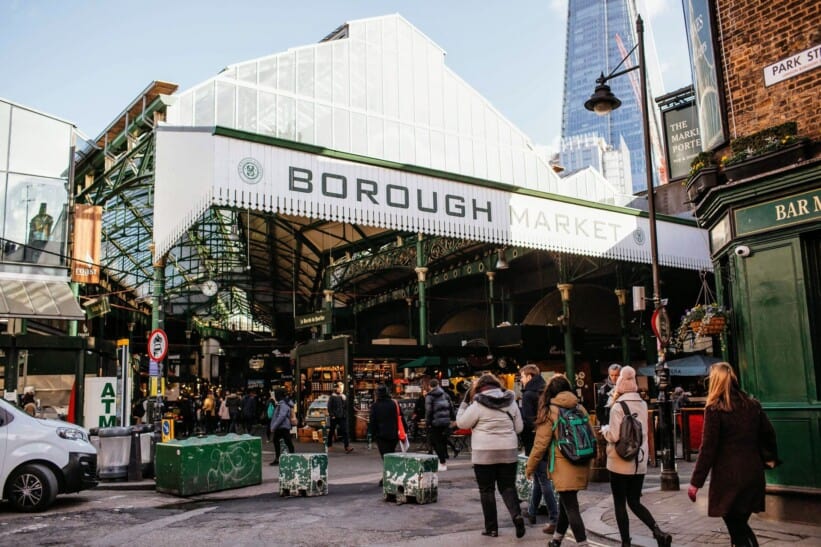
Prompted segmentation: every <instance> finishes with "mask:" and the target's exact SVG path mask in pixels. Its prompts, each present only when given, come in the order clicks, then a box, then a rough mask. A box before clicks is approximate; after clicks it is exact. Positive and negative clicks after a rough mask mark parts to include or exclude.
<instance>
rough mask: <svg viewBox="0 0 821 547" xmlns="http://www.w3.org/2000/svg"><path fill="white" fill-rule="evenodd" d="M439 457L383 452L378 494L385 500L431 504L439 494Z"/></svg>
mask: <svg viewBox="0 0 821 547" xmlns="http://www.w3.org/2000/svg"><path fill="white" fill-rule="evenodd" d="M438 469H439V458H437V457H436V456H434V455H428V454H415V453H413V452H407V453H402V452H397V453H393V454H385V459H384V460H383V462H382V496H383V498H384V499H385V501H396V503H400V504H401V503H406V502H408V501H415V502H416V503H420V504H422V503H435V502H436V499H437V497H438V493H439V489H438V486H439V477H438V476H437V475H436V471H437V470H438Z"/></svg>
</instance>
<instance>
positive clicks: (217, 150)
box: [154, 127, 712, 270]
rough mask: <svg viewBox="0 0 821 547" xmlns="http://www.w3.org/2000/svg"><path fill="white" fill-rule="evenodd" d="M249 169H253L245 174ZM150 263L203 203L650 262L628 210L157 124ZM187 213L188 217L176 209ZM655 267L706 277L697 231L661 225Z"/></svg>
mask: <svg viewBox="0 0 821 547" xmlns="http://www.w3.org/2000/svg"><path fill="white" fill-rule="evenodd" d="M249 166H253V168H250V167H249ZM155 177H156V180H155V201H154V242H155V253H157V254H156V255H155V256H160V255H162V254H163V253H165V252H167V251H169V250H170V249H171V247H172V246H173V245H174V244H175V243H176V241H177V240H178V239H179V238H180V237H182V236H183V235H184V234H185V232H186V231H187V230H188V228H189V227H190V226H192V225H193V224H194V223H195V222H196V221H197V220H198V219H199V217H200V216H201V215H202V214H203V213H204V212H205V211H206V210H207V209H208V208H209V207H211V206H214V205H216V206H219V207H240V208H250V209H254V210H257V211H264V212H271V213H279V214H285V215H295V216H301V217H307V218H318V219H323V220H329V221H334V222H345V223H350V224H357V225H364V226H375V227H379V228H385V229H393V230H407V231H411V232H421V233H424V234H427V235H434V236H441V237H454V238H462V239H467V240H470V241H479V242H484V243H493V244H500V245H519V246H522V247H526V248H531V249H545V250H552V251H559V252H567V253H571V254H580V255H588V256H600V257H608V258H612V259H616V260H628V261H631V262H643V263H647V264H649V263H650V262H651V258H650V245H649V222H648V219H647V218H646V217H643V216H640V215H639V214H638V213H637V212H636V211H632V210H630V209H620V208H605V207H601V206H598V205H597V204H594V203H590V204H587V203H585V202H582V201H579V200H567V199H563V198H561V197H558V196H553V195H550V194H541V195H538V194H534V193H533V192H528V193H524V192H517V191H516V188H514V187H512V186H511V187H510V190H506V189H505V188H504V187H500V186H501V185H498V184H497V185H495V186H493V185H482V184H470V183H468V182H464V181H462V180H454V179H456V178H457V177H454V178H453V179H452V178H449V174H447V173H435V172H434V173H431V174H427V173H419V172H414V171H410V170H404V169H402V168H401V166H399V165H396V166H392V165H391V164H389V163H387V162H366V161H363V162H359V161H355V160H354V159H347V158H340V157H331V156H329V155H324V154H316V153H311V152H306V151H303V150H296V149H292V148H286V147H283V146H277V145H274V144H264V143H260V142H251V141H248V140H243V139H241V138H238V137H233V136H226V135H219V134H218V135H214V134H211V133H209V132H206V131H203V130H193V131H192V130H190V129H185V130H182V129H179V128H172V127H161V128H160V129H159V130H158V132H157V166H156V169H155ZM181 204H186V206H187V207H188V210H181ZM658 241H659V251H660V253H659V263H660V264H662V265H665V266H672V267H679V268H689V269H708V270H709V269H712V264H711V263H710V259H709V252H708V249H707V245H706V236H705V234H704V233H703V231H702V230H700V229H698V228H697V227H695V226H690V225H686V224H681V223H673V222H666V221H663V220H660V221H659V222H658Z"/></svg>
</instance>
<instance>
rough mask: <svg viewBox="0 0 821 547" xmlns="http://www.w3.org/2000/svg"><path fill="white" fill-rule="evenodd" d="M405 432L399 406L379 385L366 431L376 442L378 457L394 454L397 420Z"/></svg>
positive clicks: (383, 386) (381, 385)
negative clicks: (400, 421) (400, 420)
mask: <svg viewBox="0 0 821 547" xmlns="http://www.w3.org/2000/svg"><path fill="white" fill-rule="evenodd" d="M400 417H401V419H402V425H403V426H404V427H405V431H407V427H408V425H407V424H406V423H405V417H404V416H402V413H401V412H400V411H399V405H398V404H397V402H396V401H394V400H393V399H391V396H390V393H389V392H388V387H387V386H386V385H385V384H379V385H378V386H377V388H376V401H374V403H373V405H371V418H370V421H369V423H368V431H369V433H370V434H371V437H373V439H374V440H376V447H377V448H378V449H379V457H380V458H383V459H384V457H385V454H390V453H392V452H396V443H398V442H399V421H398V420H399V418H400ZM379 486H382V479H379Z"/></svg>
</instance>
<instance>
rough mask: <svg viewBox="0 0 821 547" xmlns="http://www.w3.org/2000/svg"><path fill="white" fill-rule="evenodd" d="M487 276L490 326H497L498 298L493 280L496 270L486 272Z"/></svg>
mask: <svg viewBox="0 0 821 547" xmlns="http://www.w3.org/2000/svg"><path fill="white" fill-rule="evenodd" d="M485 275H486V276H487V297H488V303H489V304H490V328H493V327H495V326H496V300H495V297H494V295H493V280H494V278H495V277H496V272H485Z"/></svg>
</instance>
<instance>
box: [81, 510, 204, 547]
mask: <svg viewBox="0 0 821 547" xmlns="http://www.w3.org/2000/svg"><path fill="white" fill-rule="evenodd" d="M216 508H217V506H216V505H214V506H212V507H203V508H201V509H194V510H193V511H186V512H185V513H180V514H179V515H172V516H170V517H165V518H162V519H159V520H153V521H151V522H150V525H151V528H152V529H154V530H161V529H163V528H164V527H166V526H170V525H172V524H174V523H176V522H181V521H183V520H188V519H191V518H194V517H198V516H200V515H204V514H205V513H208V512H210V511H213V510H214V509H216ZM145 530H146V523H142V524H137V525H135V526H129V527H128V528H125V529H123V530H119V531H118V532H115V533H113V534H108V535H107V536H105V537H103V538H100V539H98V540H97V541H93V542H91V543H89V545H93V546H95V547H103V546H107V545H127V544H130V543H131V542H133V541H134V538H136V537H140V536H141V535H144V534H145Z"/></svg>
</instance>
